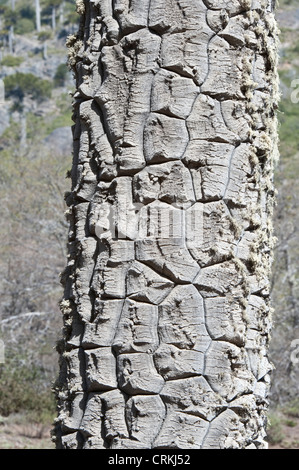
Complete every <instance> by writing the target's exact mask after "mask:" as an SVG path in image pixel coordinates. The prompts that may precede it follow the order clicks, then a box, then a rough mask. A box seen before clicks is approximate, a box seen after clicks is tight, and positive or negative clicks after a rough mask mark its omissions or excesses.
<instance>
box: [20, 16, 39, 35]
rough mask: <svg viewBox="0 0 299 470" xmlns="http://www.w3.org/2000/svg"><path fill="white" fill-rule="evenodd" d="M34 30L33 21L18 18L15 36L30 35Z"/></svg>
mask: <svg viewBox="0 0 299 470" xmlns="http://www.w3.org/2000/svg"><path fill="white" fill-rule="evenodd" d="M34 29H35V24H34V21H33V20H31V19H29V18H20V19H19V20H18V22H17V23H16V25H15V32H16V34H28V33H32V31H34Z"/></svg>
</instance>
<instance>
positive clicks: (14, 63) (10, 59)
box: [1, 55, 24, 67]
mask: <svg viewBox="0 0 299 470" xmlns="http://www.w3.org/2000/svg"><path fill="white" fill-rule="evenodd" d="M23 61H24V59H23V57H19V56H13V55H7V56H5V57H4V58H3V59H2V61H1V65H4V66H6V67H18V66H19V65H21V63H22V62H23Z"/></svg>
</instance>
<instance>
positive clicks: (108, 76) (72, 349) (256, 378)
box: [55, 0, 278, 449]
mask: <svg viewBox="0 0 299 470" xmlns="http://www.w3.org/2000/svg"><path fill="white" fill-rule="evenodd" d="M272 3H273V2H271V1H270V2H269V1H265V0H252V1H251V0H230V1H227V0H197V1H194V0H167V1H165V0H133V1H129V0H115V1H113V2H112V1H111V0H97V1H93V2H92V1H86V2H85V3H84V2H83V1H82V0H80V1H79V2H77V7H78V11H79V12H80V13H81V14H82V17H81V27H80V31H79V34H78V35H77V36H73V37H70V38H69V40H68V45H69V47H70V49H69V61H70V64H71V66H72V67H73V69H74V72H75V77H76V84H77V91H76V93H75V95H74V99H75V102H74V122H75V125H74V127H73V134H74V160H73V168H72V191H71V193H69V194H68V195H67V203H68V205H69V210H68V212H67V215H68V217H69V220H70V233H69V261H68V266H67V268H66V270H65V272H64V273H63V275H62V280H63V282H64V285H65V296H64V299H63V301H62V302H61V309H62V313H63V316H64V325H65V329H64V338H63V340H62V341H61V343H60V345H59V351H60V354H61V372H60V377H59V379H58V381H57V389H56V391H57V397H58V409H59V413H58V418H57V420H56V421H57V422H56V429H55V436H56V441H57V447H58V448H83V449H88V448H100V449H104V448H112V449H120V448H121V449H129V448H134V449H137V448H203V449H207V448H263V447H265V446H266V443H265V440H264V438H265V426H266V412H267V394H268V390H269V374H270V371H271V364H270V363H269V361H268V358H267V348H268V339H269V332H270V327H271V307H270V305H269V270H270V265H271V256H272V255H271V253H272V252H271V250H272V243H273V240H272V227H271V214H272V206H273V187H272V173H273V162H274V160H275V158H276V154H277V137H276V118H275V108H276V106H277V95H278V92H277V75H276V54H277V52H276V47H277V40H276V24H275V19H274V16H273V11H272ZM105 214H106V215H107V214H108V215H107V216H106V217H105ZM109 215H110V216H111V215H112V217H110V219H109ZM113 217H114V219H113ZM112 219H113V220H114V222H115V224H116V225H117V227H115V225H113V221H112ZM109 220H110V225H109ZM182 221H184V223H185V226H184V225H183V224H182ZM138 224H139V225H138ZM188 224H189V225H188ZM184 227H185V231H184V230H183V228H184Z"/></svg>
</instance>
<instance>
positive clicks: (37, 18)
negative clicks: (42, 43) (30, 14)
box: [35, 0, 41, 33]
mask: <svg viewBox="0 0 299 470" xmlns="http://www.w3.org/2000/svg"><path fill="white" fill-rule="evenodd" d="M35 27H36V31H37V32H38V33H39V32H40V30H41V18H40V1H39V0H35Z"/></svg>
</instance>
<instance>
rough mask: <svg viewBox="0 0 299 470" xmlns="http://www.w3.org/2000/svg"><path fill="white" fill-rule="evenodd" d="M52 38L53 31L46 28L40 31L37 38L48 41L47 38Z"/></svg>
mask: <svg viewBox="0 0 299 470" xmlns="http://www.w3.org/2000/svg"><path fill="white" fill-rule="evenodd" d="M51 38H52V31H48V30H44V31H41V32H40V33H38V36H37V39H38V40H39V41H46V40H47V39H51Z"/></svg>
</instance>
